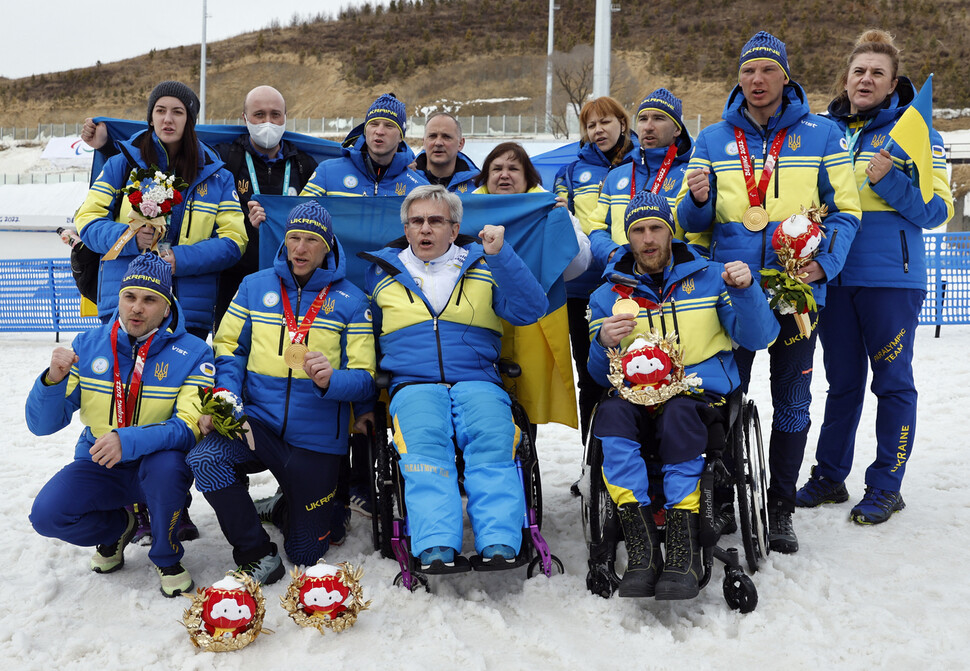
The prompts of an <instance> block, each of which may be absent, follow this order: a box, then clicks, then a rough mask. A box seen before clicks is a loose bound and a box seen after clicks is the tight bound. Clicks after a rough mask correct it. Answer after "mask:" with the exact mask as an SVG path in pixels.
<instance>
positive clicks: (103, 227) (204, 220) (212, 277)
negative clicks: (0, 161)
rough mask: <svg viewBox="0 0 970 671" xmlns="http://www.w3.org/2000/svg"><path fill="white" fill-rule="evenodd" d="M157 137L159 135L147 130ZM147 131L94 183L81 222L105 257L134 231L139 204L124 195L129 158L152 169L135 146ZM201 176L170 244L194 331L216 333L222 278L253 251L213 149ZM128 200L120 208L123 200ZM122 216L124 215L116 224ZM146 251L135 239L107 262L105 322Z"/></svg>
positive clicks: (163, 159)
mask: <svg viewBox="0 0 970 671" xmlns="http://www.w3.org/2000/svg"><path fill="white" fill-rule="evenodd" d="M143 132H148V133H152V131H150V130H149V131H143ZM140 137H141V133H137V134H135V135H133V136H132V137H131V138H130V139H129V140H127V141H125V142H121V143H119V145H120V147H121V149H122V153H121V154H116V155H115V156H112V157H111V158H110V159H108V161H107V163H105V165H104V169H103V170H102V171H101V174H100V175H98V177H97V178H96V179H95V180H94V184H93V185H92V186H91V189H90V190H89V191H88V195H87V197H86V198H85V199H84V203H83V204H82V205H81V208H80V209H79V210H78V211H77V214H76V215H75V217H74V221H75V222H76V223H77V229H78V233H80V235H81V239H82V240H83V241H84V244H85V245H87V246H88V247H90V248H91V249H92V250H94V251H95V252H98V253H99V254H104V253H105V252H107V251H108V250H109V249H111V246H112V245H114V243H115V241H116V240H117V239H118V238H119V237H121V235H122V234H123V233H124V232H125V231H127V230H128V218H129V216H128V215H129V213H130V212H131V204H130V203H129V202H128V199H127V198H125V196H124V194H123V193H122V191H121V190H122V189H123V188H124V187H125V186H127V185H128V184H130V180H129V179H128V177H129V174H130V173H131V170H132V167H133V166H131V165H129V162H128V158H127V157H126V156H125V152H128V154H129V155H130V156H131V158H132V159H133V160H134V162H135V163H136V164H137V166H138V167H140V168H147V167H148V166H147V165H146V164H145V162H144V160H143V159H142V157H141V152H140V151H139V150H138V148H137V147H135V142H136V141H137V140H138V139H139V138H140ZM152 140H153V141H154V142H155V150H156V152H157V154H158V156H159V162H160V163H161V164H162V165H160V166H158V167H159V169H161V170H163V171H164V170H168V156H167V154H166V153H165V147H164V146H163V145H162V144H161V142H159V141H158V138H157V137H156V136H155V134H154V133H152ZM199 160H200V166H199V174H198V176H197V177H196V178H195V181H194V182H193V183H192V184H190V185H189V188H188V189H187V190H186V192H185V194H184V199H183V201H182V202H181V203H180V204H178V205H176V206H175V207H173V208H172V213H171V216H170V218H169V231H168V240H169V241H170V242H171V243H172V253H173V254H174V255H175V276H174V277H173V278H172V292H173V293H174V294H175V296H176V297H177V298H178V299H179V302H180V303H181V305H182V309H183V310H184V311H185V324H186V327H188V328H211V327H212V319H213V312H214V309H215V303H216V293H217V290H218V284H219V274H220V272H221V271H222V270H224V269H225V268H228V267H230V266H233V265H235V264H236V262H238V261H239V259H240V257H241V256H242V253H243V251H244V250H245V249H246V242H247V238H246V228H245V224H244V223H243V214H242V210H241V209H240V208H239V198H238V196H237V195H236V191H235V189H234V186H233V178H232V175H231V174H229V172H228V171H227V170H223V169H222V168H223V166H224V165H225V164H224V163H223V162H222V159H220V158H219V157H218V156H217V155H216V154H215V153H214V152H213V151H212V150H211V149H209V148H208V147H207V146H206V145H204V144H202V143H199ZM119 198H120V199H121V207H120V209H118V206H117V204H116V200H117V199H119ZM116 210H117V212H118V216H117V217H116V218H115V219H111V214H112V213H113V212H115V211H116ZM139 253H140V252H139V251H138V245H137V244H136V242H135V239H134V238H132V239H131V240H129V241H128V243H127V244H126V245H125V247H124V248H123V249H122V251H121V253H120V254H119V255H118V257H117V258H115V259H112V260H111V261H102V262H101V269H100V278H101V279H100V281H99V282H98V316H100V317H102V318H103V317H106V316H109V315H111V313H112V312H114V310H115V308H117V307H118V289H119V287H120V285H121V278H122V276H123V275H124V272H125V270H126V269H127V268H128V264H129V263H131V260H132V258H134V257H135V256H136V255H137V254H139Z"/></svg>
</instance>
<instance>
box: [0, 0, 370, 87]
mask: <svg viewBox="0 0 970 671" xmlns="http://www.w3.org/2000/svg"><path fill="white" fill-rule="evenodd" d="M377 1H378V0H370V4H371V5H375V4H377ZM361 4H363V0H208V2H207V6H206V11H207V14H208V21H207V22H206V41H207V42H215V41H217V40H221V39H225V38H227V37H232V36H233V35H239V34H241V33H247V32H250V31H253V30H258V29H260V28H265V27H266V26H268V25H269V24H270V22H271V21H273V19H277V20H278V21H279V22H280V25H283V26H286V25H289V23H290V21H291V19H292V18H293V15H294V14H300V15H301V16H305V15H307V14H310V15H316V14H319V13H327V14H331V15H333V16H336V15H337V14H339V12H340V10H341V8H344V7H349V6H357V5H361ZM380 4H384V5H386V4H387V0H380ZM153 7H154V8H156V9H157V10H158V14H159V16H157V17H154V16H151V14H150V12H151V8H153ZM2 17H3V22H4V24H5V27H6V29H5V30H4V31H3V33H2V34H0V76H3V77H11V78H16V77H27V76H30V75H32V74H41V73H45V72H59V71H61V70H70V69H71V68H78V67H86V66H90V65H94V64H95V63H96V62H97V61H101V62H102V63H110V62H112V61H117V60H121V59H123V58H130V57H131V56H138V55H139V54H144V53H147V52H148V51H151V50H152V49H153V48H154V49H167V48H169V47H177V46H179V45H181V44H198V43H199V42H201V41H202V0H169V1H168V2H151V1H149V2H145V1H144V0H137V1H136V2H131V1H130V0H125V1H122V0H94V1H93V2H84V1H81V2H79V1H78V0H33V1H32V2H31V1H30V0H16V1H14V2H4V3H3V12H2ZM163 17H171V18H170V19H167V18H163ZM139 23H148V24H156V25H155V26H154V27H149V28H148V29H145V28H142V27H140V26H139Z"/></svg>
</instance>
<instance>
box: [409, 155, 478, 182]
mask: <svg viewBox="0 0 970 671" xmlns="http://www.w3.org/2000/svg"><path fill="white" fill-rule="evenodd" d="M414 167H415V168H416V169H417V170H419V171H420V172H426V171H427V169H428V155H427V154H426V153H425V152H424V150H423V149H422V150H421V153H420V154H418V155H417V158H415V159H414ZM480 172H481V170H479V168H478V166H477V165H475V162H474V161H473V160H471V159H470V158H468V157H467V156H465V154H464V153H462V152H458V157H457V160H456V161H455V174H454V175H452V177H451V184H460V183H462V182H467V181H468V180H470V179H473V178H474V177H475V176H476V175H478V174H479V173H480ZM449 186H450V184H449Z"/></svg>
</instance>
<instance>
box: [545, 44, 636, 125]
mask: <svg viewBox="0 0 970 671" xmlns="http://www.w3.org/2000/svg"><path fill="white" fill-rule="evenodd" d="M552 71H553V74H554V75H555V77H556V81H558V82H559V86H560V87H561V88H562V93H565V94H566V98H567V100H568V102H567V104H568V105H570V106H572V108H573V112H574V113H575V116H576V117H577V118H578V117H579V111H580V110H581V109H582V108H583V105H584V104H585V103H586V101H587V100H588V99H589V98H590V97H592V94H593V47H591V46H589V45H588V44H578V45H576V46H575V47H573V49H572V51H570V52H569V53H564V52H561V51H557V52H555V53H554V54H553V56H552ZM635 91H636V86H635V84H634V82H633V78H632V76H631V75H630V70H629V68H628V67H627V65H626V63H624V62H623V61H621V60H619V59H614V60H613V62H612V64H611V69H610V92H611V95H612V96H613V97H614V98H617V99H618V100H620V101H623V100H625V99H626V98H627V97H629V96H630V95H635V94H636V93H635ZM631 92H633V93H631ZM552 121H553V134H554V135H556V133H557V131H561V132H562V133H563V135H564V136H565V137H567V138H568V137H569V132H568V130H567V126H566V114H565V112H562V113H560V114H554V115H553V117H552ZM556 137H559V136H558V135H556Z"/></svg>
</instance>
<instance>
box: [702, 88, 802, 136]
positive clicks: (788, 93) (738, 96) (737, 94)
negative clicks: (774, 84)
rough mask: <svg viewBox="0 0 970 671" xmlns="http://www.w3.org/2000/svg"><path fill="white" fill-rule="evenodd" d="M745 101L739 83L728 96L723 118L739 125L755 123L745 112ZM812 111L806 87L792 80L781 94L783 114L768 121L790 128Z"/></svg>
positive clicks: (774, 125)
mask: <svg viewBox="0 0 970 671" xmlns="http://www.w3.org/2000/svg"><path fill="white" fill-rule="evenodd" d="M744 102H745V100H744V93H742V92H741V85H740V84H738V85H737V86H735V87H734V90H732V91H731V95H729V96H728V99H727V102H726V103H725V104H724V112H723V113H722V114H721V118H722V119H724V120H725V121H727V122H728V123H729V124H731V125H733V126H738V127H743V126H745V125H749V126H750V125H752V124H754V123H755V122H754V121H752V120H751V119H750V118H749V117H748V116H747V114H745V112H746V108H745V107H744ZM810 112H811V110H810V109H809V107H808V100H807V98H806V96H805V89H803V88H802V86H801V84H799V83H798V82H796V81H794V80H792V81H789V82H788V83H787V84H785V88H784V90H783V91H782V94H781V114H780V115H777V114H776V115H775V116H773V117H772V118H771V120H770V121H769V122H768V126H769V128H788V127H789V126H792V125H793V124H794V123H795V122H796V121H798V120H799V119H801V118H802V117H803V116H805V115H806V114H809V113H810Z"/></svg>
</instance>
